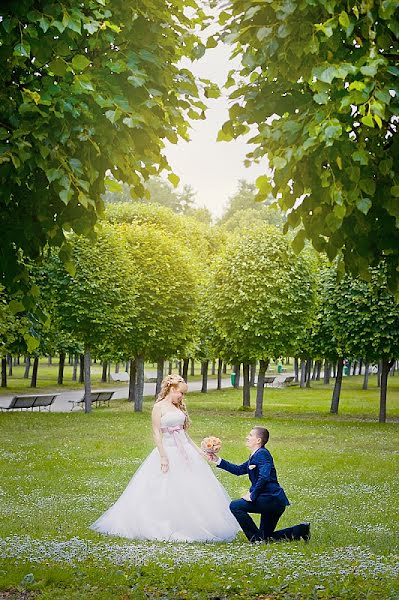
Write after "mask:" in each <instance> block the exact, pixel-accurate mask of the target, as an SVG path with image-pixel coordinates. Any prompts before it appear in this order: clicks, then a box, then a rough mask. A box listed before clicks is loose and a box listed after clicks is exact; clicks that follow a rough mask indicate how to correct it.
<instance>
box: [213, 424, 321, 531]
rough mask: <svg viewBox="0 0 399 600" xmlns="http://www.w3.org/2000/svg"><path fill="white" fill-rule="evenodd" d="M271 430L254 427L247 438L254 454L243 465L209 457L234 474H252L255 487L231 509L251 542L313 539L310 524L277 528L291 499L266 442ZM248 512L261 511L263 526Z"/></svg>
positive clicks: (232, 505)
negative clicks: (281, 483)
mask: <svg viewBox="0 0 399 600" xmlns="http://www.w3.org/2000/svg"><path fill="white" fill-rule="evenodd" d="M268 439H269V432H268V430H267V429H266V428H265V427H254V428H253V429H251V431H250V432H249V434H248V435H247V437H246V446H247V447H248V448H249V449H250V450H251V455H250V457H249V459H248V460H247V461H245V462H244V463H243V464H242V465H234V464H233V463H230V462H227V460H224V459H223V458H218V457H217V456H216V455H215V454H211V455H209V460H210V461H212V462H214V463H215V464H216V466H217V467H219V468H220V469H224V470H225V471H228V472H229V473H233V475H245V474H246V473H247V474H248V476H249V479H250V481H251V487H250V489H249V492H247V493H246V494H245V495H244V496H243V497H242V498H240V499H239V500H233V501H232V502H231V503H230V510H231V512H232V513H233V515H234V516H235V518H236V519H237V521H238V523H239V525H240V527H241V529H242V530H243V532H244V533H245V535H246V536H247V538H248V540H249V541H250V542H260V541H266V542H271V541H278V540H300V539H304V540H305V541H306V542H308V541H309V539H310V523H300V524H299V525H294V526H293V527H287V528H286V529H280V530H278V531H275V528H276V525H277V522H278V520H279V518H280V517H281V515H282V514H283V512H284V511H285V507H286V506H288V505H289V501H288V498H287V496H286V495H285V492H284V490H283V488H282V487H280V485H279V483H278V481H277V473H276V469H275V467H274V463H273V458H272V455H271V454H270V452H269V451H268V450H266V448H265V445H266V443H267V441H268ZM248 513H258V514H260V526H259V528H258V527H257V526H256V525H255V523H254V521H253V520H252V519H251V517H250V516H249V514H248Z"/></svg>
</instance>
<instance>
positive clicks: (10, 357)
mask: <svg viewBox="0 0 399 600" xmlns="http://www.w3.org/2000/svg"><path fill="white" fill-rule="evenodd" d="M12 363H13V360H12V356H9V357H8V375H9V377H12V366H13V365H12Z"/></svg>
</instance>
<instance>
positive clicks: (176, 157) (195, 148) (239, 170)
mask: <svg viewBox="0 0 399 600" xmlns="http://www.w3.org/2000/svg"><path fill="white" fill-rule="evenodd" d="M229 53H230V49H229V48H228V47H227V46H221V45H219V46H218V47H217V48H213V49H211V50H207V51H206V53H205V56H204V57H203V58H202V59H201V60H199V61H196V62H195V63H193V64H192V65H190V69H191V70H192V71H193V72H194V73H195V74H197V75H199V76H200V77H205V78H207V79H210V80H211V81H214V82H215V83H217V84H219V85H220V86H221V85H223V83H224V82H225V80H226V76H227V73H228V71H229V70H230V69H231V68H232V64H231V63H230V62H229ZM207 103H208V106H209V109H208V110H207V113H206V114H207V118H206V120H205V121H193V122H192V127H193V129H192V132H191V136H190V137H191V141H190V142H189V143H187V142H182V141H181V142H179V143H178V144H176V145H169V144H168V146H167V150H166V155H167V157H168V160H169V162H170V165H171V167H172V169H173V170H174V172H175V173H176V175H178V176H179V177H180V182H181V185H186V184H189V185H191V186H192V187H193V189H194V190H195V191H196V192H197V196H196V204H197V205H198V206H206V207H207V208H208V209H209V210H210V211H211V212H212V214H213V215H214V216H217V217H218V216H220V215H221V214H222V212H223V208H224V206H225V205H226V203H227V200H228V198H229V196H231V195H233V194H234V192H235V191H236V189H237V183H238V180H239V179H247V180H248V181H254V180H255V179H256V178H257V177H258V176H259V175H262V174H264V173H266V170H267V161H266V160H264V161H263V163H262V164H261V165H255V166H253V167H249V168H246V167H244V158H245V154H246V153H247V152H248V149H249V148H250V147H249V146H248V145H247V144H246V143H245V140H244V139H243V138H240V139H239V140H234V141H231V142H216V136H217V133H218V131H219V129H220V128H221V126H222V125H223V123H224V122H225V121H226V120H227V119H228V112H227V110H228V102H227V98H226V97H223V96H221V97H220V98H218V99H217V100H208V101H207Z"/></svg>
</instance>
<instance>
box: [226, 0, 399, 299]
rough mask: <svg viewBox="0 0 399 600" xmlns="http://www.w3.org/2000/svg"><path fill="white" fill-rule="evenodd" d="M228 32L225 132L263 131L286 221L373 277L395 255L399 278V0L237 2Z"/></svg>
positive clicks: (299, 237) (392, 280)
mask: <svg viewBox="0 0 399 600" xmlns="http://www.w3.org/2000/svg"><path fill="white" fill-rule="evenodd" d="M220 22H221V24H222V25H223V27H224V31H223V33H222V37H223V39H224V41H225V42H228V43H230V44H232V45H233V55H240V56H241V67H240V68H239V69H238V70H236V71H234V70H233V71H231V72H230V74H229V77H228V82H227V85H228V86H229V87H230V89H231V93H230V100H231V101H232V104H231V107H230V111H229V115H230V118H229V120H228V121H227V122H226V123H225V124H224V125H223V127H222V130H221V132H220V135H219V139H224V140H230V139H232V138H235V137H237V136H240V135H243V134H247V133H248V132H249V130H250V127H251V126H255V127H256V133H255V135H254V136H253V137H252V139H250V140H249V141H250V142H251V143H253V144H255V148H254V149H253V150H252V151H250V152H249V153H248V155H247V156H248V162H249V163H251V162H259V161H260V160H261V159H263V158H264V157H265V156H266V155H267V157H268V159H269V165H270V167H271V169H272V174H271V175H270V176H269V175H266V174H265V175H264V176H261V177H260V178H259V179H258V180H257V185H258V187H259V194H258V198H259V199H264V198H266V197H267V196H268V194H273V196H274V197H275V198H277V199H278V201H279V203H280V206H281V208H282V209H283V210H289V211H290V214H289V216H288V226H290V227H293V228H298V230H297V233H296V237H295V240H294V244H295V247H296V249H297V250H299V249H300V248H301V247H302V246H303V243H304V240H305V238H309V239H310V240H311V241H312V243H313V245H314V247H315V248H316V249H317V250H319V251H323V252H326V253H327V255H328V257H329V258H330V259H333V258H334V257H335V256H336V255H340V256H341V261H342V262H341V264H340V270H341V271H342V270H343V269H346V270H349V271H351V272H352V273H353V274H355V275H356V274H358V273H360V275H361V276H362V277H364V278H366V279H367V278H369V276H370V274H369V270H368V267H369V265H370V264H371V265H374V266H376V265H378V264H379V263H380V261H381V260H382V259H384V260H385V261H386V264H387V276H388V284H389V285H390V287H391V288H392V289H393V288H397V285H398V283H399V270H398V269H397V267H398V262H399V227H398V225H399V158H398V155H399V137H398V135H397V116H398V114H399V86H398V76H399V66H398V64H397V60H398V55H399V47H398V46H399V45H398V37H399V9H398V3H397V2H395V1H390V0H387V1H384V2H372V1H365V2H360V1H358V0H350V1H349V2H346V3H342V2H337V1H334V0H315V1H312V2H309V1H308V0H299V1H294V0H286V1H285V2H283V3H282V2H279V1H278V0H268V1H267V2H262V1H261V0H255V1H253V0H231V2H230V3H229V4H228V5H226V7H225V9H224V10H223V11H222V12H221V14H220Z"/></svg>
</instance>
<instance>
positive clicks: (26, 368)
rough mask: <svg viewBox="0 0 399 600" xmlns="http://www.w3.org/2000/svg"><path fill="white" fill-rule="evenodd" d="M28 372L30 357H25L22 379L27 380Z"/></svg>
mask: <svg viewBox="0 0 399 600" xmlns="http://www.w3.org/2000/svg"><path fill="white" fill-rule="evenodd" d="M29 371H30V356H27V357H26V359H25V372H24V379H29Z"/></svg>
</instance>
